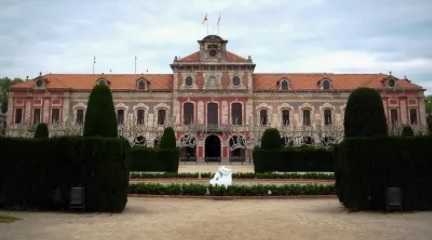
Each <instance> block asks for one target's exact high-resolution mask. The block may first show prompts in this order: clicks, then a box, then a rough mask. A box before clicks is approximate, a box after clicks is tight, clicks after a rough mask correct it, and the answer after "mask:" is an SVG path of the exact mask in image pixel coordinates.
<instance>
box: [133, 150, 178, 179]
mask: <svg viewBox="0 0 432 240" xmlns="http://www.w3.org/2000/svg"><path fill="white" fill-rule="evenodd" d="M179 154H180V153H179V150H178V149H177V148H174V149H160V148H159V149H153V148H146V147H140V146H134V147H133V148H132V149H131V151H130V152H129V154H128V156H127V160H128V163H129V169H130V171H140V172H141V171H142V172H173V173H177V171H178V164H179Z"/></svg>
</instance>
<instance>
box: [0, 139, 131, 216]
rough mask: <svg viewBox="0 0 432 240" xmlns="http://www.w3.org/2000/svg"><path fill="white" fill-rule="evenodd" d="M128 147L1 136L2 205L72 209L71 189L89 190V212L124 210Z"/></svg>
mask: <svg viewBox="0 0 432 240" xmlns="http://www.w3.org/2000/svg"><path fill="white" fill-rule="evenodd" d="M127 148H128V143H126V142H125V141H124V140H122V139H119V138H97V137H92V138H83V137H61V138H51V139H22V138H0V152H1V154H2V160H1V161H0V164H1V165H2V166H1V168H0V207H3V208H13V209H47V210H60V209H62V210H63V209H68V207H69V202H70V189H71V187H74V186H84V187H85V189H86V192H85V195H86V202H85V207H86V208H85V210H86V211H107V212H121V211H122V210H123V209H124V207H125V205H126V202H127V188H128V184H129V181H128V180H129V171H128V167H127V164H126V161H125V157H126V151H127Z"/></svg>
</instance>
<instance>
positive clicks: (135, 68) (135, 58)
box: [135, 56, 137, 74]
mask: <svg viewBox="0 0 432 240" xmlns="http://www.w3.org/2000/svg"><path fill="white" fill-rule="evenodd" d="M136 73H137V56H135V74H136Z"/></svg>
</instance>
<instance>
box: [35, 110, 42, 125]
mask: <svg viewBox="0 0 432 240" xmlns="http://www.w3.org/2000/svg"><path fill="white" fill-rule="evenodd" d="M40 122H41V110H40V108H36V109H34V110H33V124H38V123H40Z"/></svg>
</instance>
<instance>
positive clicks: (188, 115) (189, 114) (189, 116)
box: [183, 103, 194, 125]
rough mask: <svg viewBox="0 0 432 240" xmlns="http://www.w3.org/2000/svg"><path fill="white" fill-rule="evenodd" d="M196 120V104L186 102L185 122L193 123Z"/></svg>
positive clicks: (184, 107)
mask: <svg viewBox="0 0 432 240" xmlns="http://www.w3.org/2000/svg"><path fill="white" fill-rule="evenodd" d="M193 120H194V106H193V104H192V103H185V104H184V105H183V124H184V125H190V124H193Z"/></svg>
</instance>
